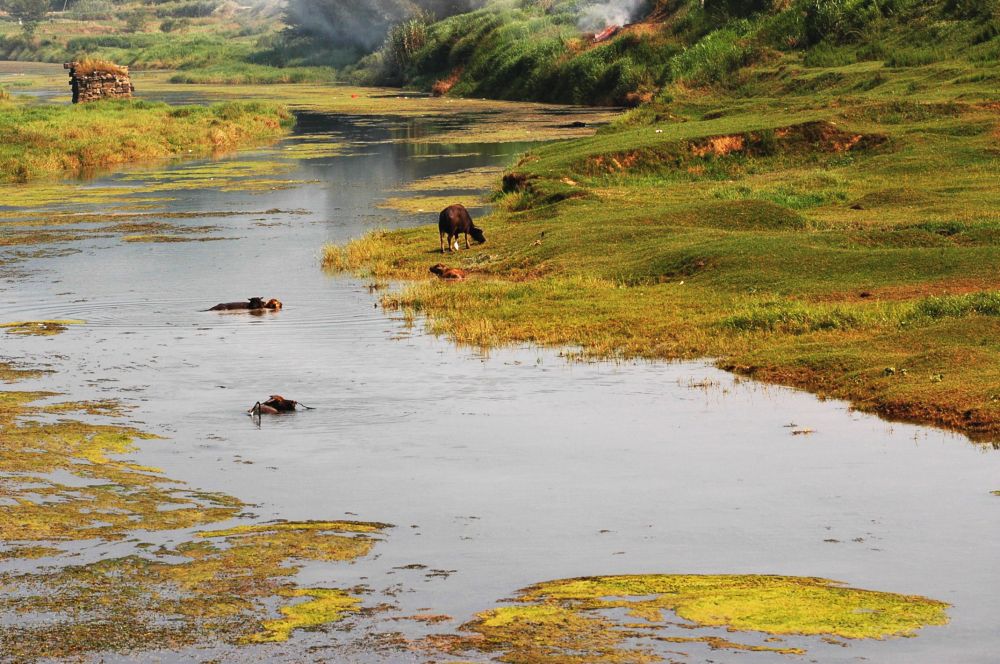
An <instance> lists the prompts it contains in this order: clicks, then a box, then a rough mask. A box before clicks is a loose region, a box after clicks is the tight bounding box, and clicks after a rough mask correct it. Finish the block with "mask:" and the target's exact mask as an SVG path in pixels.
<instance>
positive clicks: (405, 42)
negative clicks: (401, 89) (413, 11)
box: [382, 16, 429, 81]
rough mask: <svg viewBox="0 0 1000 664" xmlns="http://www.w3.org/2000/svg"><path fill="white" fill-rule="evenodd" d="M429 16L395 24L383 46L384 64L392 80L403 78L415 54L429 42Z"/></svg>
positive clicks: (387, 74)
mask: <svg viewBox="0 0 1000 664" xmlns="http://www.w3.org/2000/svg"><path fill="white" fill-rule="evenodd" d="M428 23H429V18H428V17H427V16H418V17H416V18H412V19H410V20H408V21H404V22H403V23H400V24H398V25H394V26H393V27H392V28H391V29H390V30H389V34H388V35H387V36H386V38H385V45H384V46H383V47H382V53H383V55H384V59H383V66H384V67H385V68H386V71H385V73H386V76H387V77H388V78H389V79H390V80H393V81H395V80H398V79H401V78H402V76H403V73H404V72H405V71H406V70H407V69H408V68H409V66H410V64H411V63H412V62H413V57H414V55H415V54H416V53H417V52H418V51H419V50H420V49H422V48H423V47H424V45H425V44H426V43H427V24H428Z"/></svg>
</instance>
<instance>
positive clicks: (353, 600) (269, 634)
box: [246, 588, 361, 643]
mask: <svg viewBox="0 0 1000 664" xmlns="http://www.w3.org/2000/svg"><path fill="white" fill-rule="evenodd" d="M287 596H288V597H311V598H312V599H310V600H309V601H306V602H300V603H298V604H292V605H290V606H283V607H281V614H282V616H284V617H283V618H279V619H277V620H266V621H264V631H263V632H259V633H257V634H253V635H251V636H249V637H247V639H246V641H247V642H249V643H279V642H282V641H287V640H288V638H289V637H290V636H291V635H292V632H293V631H295V630H296V629H309V628H310V627H313V628H315V627H318V626H319V625H325V624H328V623H332V622H337V621H338V620H340V619H342V618H343V617H344V616H345V615H347V614H348V613H353V612H356V611H357V610H358V606H359V605H360V604H361V600H359V599H358V598H357V597H351V596H350V595H348V594H347V593H345V592H344V591H342V590H331V589H328V588H299V589H297V590H293V591H291V592H289V593H287Z"/></svg>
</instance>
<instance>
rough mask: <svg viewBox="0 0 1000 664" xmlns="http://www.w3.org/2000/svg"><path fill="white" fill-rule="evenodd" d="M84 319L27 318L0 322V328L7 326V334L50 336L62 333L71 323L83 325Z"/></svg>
mask: <svg viewBox="0 0 1000 664" xmlns="http://www.w3.org/2000/svg"><path fill="white" fill-rule="evenodd" d="M83 322H84V321H82V320H27V321H17V322H13V323H0V328H5V329H6V330H7V334H21V335H25V336H29V335H30V336H36V337H50V336H55V335H57V334H62V333H63V332H65V331H66V330H67V329H69V326H70V325H83Z"/></svg>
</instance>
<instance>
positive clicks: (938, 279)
mask: <svg viewBox="0 0 1000 664" xmlns="http://www.w3.org/2000/svg"><path fill="white" fill-rule="evenodd" d="M736 76H737V78H736V79H734V80H733V81H732V82H731V83H730V84H729V85H726V86H722V85H715V86H693V85H690V84H685V83H684V82H678V83H673V84H671V85H669V86H667V87H666V88H665V89H664V90H663V92H662V93H661V94H660V97H661V101H660V102H658V103H652V104H647V105H644V106H642V107H640V108H638V109H635V110H633V111H630V112H628V113H627V114H625V115H623V116H622V117H621V118H620V119H619V120H618V121H616V122H615V123H614V124H613V125H612V126H609V127H607V128H605V129H603V130H602V131H600V132H599V133H598V134H597V135H596V136H594V137H592V138H584V139H577V140H573V141H569V142H561V143H556V144H552V145H550V146H549V147H545V148H541V149H538V150H535V151H533V152H531V153H529V154H526V155H524V156H523V157H522V158H521V159H520V160H519V162H518V163H516V164H515V165H513V166H512V167H511V168H510V169H509V171H508V172H507V173H506V175H505V176H504V178H503V181H502V183H500V182H498V183H497V186H496V191H495V195H494V211H493V212H492V214H490V215H489V216H487V217H485V218H483V219H480V220H479V221H478V223H479V225H480V226H482V227H483V228H485V230H486V236H487V238H488V241H487V243H486V244H483V245H478V246H474V248H473V249H472V250H470V251H464V250H463V251H461V252H459V253H457V254H452V255H448V256H445V257H443V260H444V261H445V262H446V263H449V264H451V265H453V266H456V267H462V268H464V269H467V270H469V271H470V273H471V277H470V279H469V280H468V281H466V282H462V283H457V284H453V283H441V282H437V281H435V280H434V278H433V277H432V275H430V274H429V273H428V271H427V268H428V267H429V265H431V264H432V263H435V262H438V260H441V259H442V257H441V256H440V254H437V253H436V250H437V247H438V240H437V229H436V226H424V227H420V228H415V229H408V230H402V231H394V232H377V233H373V234H370V235H368V236H366V237H364V238H361V239H359V240H357V241H355V242H353V243H351V244H349V245H347V246H344V247H336V246H330V247H327V249H326V253H325V264H326V266H327V267H328V268H329V269H332V270H350V271H354V272H356V273H359V274H363V275H366V276H367V277H369V278H370V279H372V280H375V281H378V282H386V281H391V280H398V279H409V280H413V282H412V283H411V284H410V285H408V286H406V287H404V288H402V289H401V290H396V291H393V292H391V293H390V294H388V295H386V296H385V297H384V300H385V303H386V304H387V305H389V306H392V307H398V308H402V309H405V310H407V311H409V312H411V313H419V314H423V315H426V316H428V320H429V325H430V327H431V329H432V330H434V331H435V332H437V333H441V334H446V335H449V336H451V337H452V338H454V339H455V340H457V341H458V342H460V343H463V344H470V345H474V346H479V347H483V348H491V347H496V346H501V345H505V344H511V343H518V342H533V343H538V344H543V345H557V346H563V345H568V346H571V347H576V348H578V349H579V352H580V353H581V354H582V355H583V356H586V357H602V358H607V357H611V358H650V359H652V358H663V359H675V358H678V359H679V358H699V357H710V358H715V361H716V362H717V363H718V364H719V366H722V367H724V368H727V369H730V370H733V371H736V372H739V373H741V374H746V375H749V376H753V377H755V378H759V379H762V380H765V381H770V382H776V383H780V384H784V385H792V386H796V387H801V388H805V389H808V390H811V391H813V392H815V393H817V394H819V395H821V396H823V397H830V398H840V399H847V400H849V401H850V402H851V403H852V404H853V405H854V406H855V407H856V408H858V409H860V410H864V411H870V412H875V413H878V414H880V415H883V416H886V417H889V418H892V419H900V420H907V421H916V422H921V423H929V424H935V425H940V426H945V427H949V428H953V429H957V430H960V431H963V432H965V433H968V434H970V435H972V436H978V437H982V438H987V439H992V440H996V439H997V438H998V437H1000V250H998V244H1000V187H997V182H998V175H1000V96H998V93H997V86H996V81H998V80H1000V65H998V63H997V62H996V61H985V60H983V61H978V60H970V59H968V58H952V59H949V60H947V61H943V62H937V63H931V64H926V63H921V64H919V65H912V66H910V65H907V66H902V65H898V64H894V63H890V62H889V61H862V62H849V63H847V64H842V63H840V62H839V61H838V62H835V63H834V64H832V65H825V64H824V65H814V64H813V63H812V61H811V58H810V55H809V53H808V52H806V53H790V54H785V55H782V56H781V57H779V58H776V59H774V60H773V61H771V62H769V63H767V64H766V65H757V66H753V67H749V68H744V69H742V70H740V71H739V72H738V73H737V74H736ZM431 221H432V219H431V217H430V215H428V222H431Z"/></svg>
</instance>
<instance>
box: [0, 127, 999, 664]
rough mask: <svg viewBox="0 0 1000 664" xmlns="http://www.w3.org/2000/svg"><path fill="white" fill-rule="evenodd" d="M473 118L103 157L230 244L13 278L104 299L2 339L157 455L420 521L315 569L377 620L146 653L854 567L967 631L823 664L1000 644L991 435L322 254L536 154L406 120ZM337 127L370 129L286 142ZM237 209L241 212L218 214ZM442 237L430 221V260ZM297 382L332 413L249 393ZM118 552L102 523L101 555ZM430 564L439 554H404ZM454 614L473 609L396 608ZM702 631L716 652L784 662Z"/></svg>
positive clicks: (326, 655) (89, 259) (924, 657)
mask: <svg viewBox="0 0 1000 664" xmlns="http://www.w3.org/2000/svg"><path fill="white" fill-rule="evenodd" d="M461 121H462V119H461V118H443V119H441V118H439V119H434V120H420V119H409V120H403V119H399V118H381V119H373V118H371V117H350V116H332V115H324V114H321V113H310V114H302V115H301V116H300V122H299V124H298V127H297V129H296V133H295V135H293V136H291V137H289V138H288V139H286V140H284V141H282V142H281V143H279V144H278V145H276V146H273V147H272V148H267V149H262V150H258V151H255V152H253V153H251V154H240V155H237V156H234V157H230V159H234V160H241V161H247V160H249V161H254V160H257V161H259V162H261V163H272V162H274V161H276V160H280V161H282V162H283V163H288V162H289V161H290V163H291V167H290V168H289V169H286V170H284V171H282V172H280V173H279V174H277V175H274V176H273V177H275V178H279V179H284V180H286V181H287V183H288V184H287V188H274V189H271V188H268V189H265V190H258V191H241V190H235V191H220V190H219V189H218V188H215V187H212V186H204V187H198V188H193V189H192V188H189V187H187V186H181V185H182V184H183V182H184V174H185V173H186V172H191V169H197V168H204V167H205V165H206V164H209V163H212V162H188V163H183V164H177V165H174V166H171V167H169V168H168V169H167V173H168V175H167V176H164V175H163V169H149V170H142V169H140V170H133V171H131V172H128V173H125V174H119V175H114V176H107V177H103V178H100V179H98V180H96V181H94V182H91V183H88V184H87V185H86V186H88V187H97V188H100V187H114V186H121V187H127V188H128V189H129V191H130V192H131V191H132V188H134V187H138V189H139V190H138V191H137V192H136V193H134V194H133V193H127V194H125V196H124V200H125V201H126V202H127V201H128V200H130V199H131V198H133V197H134V198H135V199H136V201H135V202H137V203H139V202H142V201H143V200H145V198H146V197H148V194H145V193H143V192H142V184H143V177H144V175H143V173H145V172H148V173H150V174H152V173H154V172H155V173H157V175H156V178H155V182H156V183H157V184H158V186H161V187H162V186H164V183H166V185H165V188H163V189H161V190H160V191H158V192H157V196H159V197H160V198H168V199H171V200H161V201H160V202H158V203H156V208H155V209H157V210H160V211H162V212H164V213H173V212H194V213H202V212H203V213H206V216H204V217H200V216H198V215H197V214H196V215H195V216H193V217H191V218H185V219H171V223H175V224H179V225H184V224H190V225H205V224H209V225H213V226H218V227H219V229H218V230H217V231H215V232H214V233H212V236H217V237H226V238H230V239H227V240H224V241H213V242H187V243H177V244H147V243H135V244H128V243H122V242H121V241H120V239H119V238H118V237H114V236H108V237H103V238H88V239H86V240H82V241H78V242H72V243H67V244H64V245H61V246H63V247H64V248H65V247H68V248H72V249H75V250H78V252H77V253H73V254H71V255H66V256H60V257H57V258H56V257H50V258H45V257H40V258H35V259H31V260H29V261H27V262H26V263H25V264H24V267H25V268H26V272H24V273H21V274H19V275H18V276H17V277H16V278H10V279H8V281H7V282H6V283H4V284H3V287H2V289H0V299H2V302H3V305H4V314H3V317H2V319H3V320H25V319H52V318H72V319H82V320H84V321H86V324H85V325H82V326H79V327H74V328H72V329H70V331H68V332H67V333H65V334H63V335H61V336H59V337H52V338H21V337H12V336H3V337H0V339H2V341H0V343H2V346H0V349H2V351H0V356H3V357H7V358H12V357H13V358H18V359H27V360H31V361H35V362H40V363H48V364H51V365H53V367H54V368H56V369H58V373H56V374H54V375H52V376H49V377H46V378H42V379H39V380H37V381H32V382H31V383H30V385H31V388H32V389H34V388H35V387H36V386H37V387H38V388H39V389H53V390H56V391H60V392H65V393H67V394H68V395H69V396H70V397H72V398H80V399H83V398H120V399H123V400H124V401H126V402H127V403H131V404H134V405H136V406H137V410H136V411H134V413H133V417H134V419H136V420H138V421H141V422H142V423H143V425H144V426H145V427H146V428H147V429H149V430H152V431H156V432H161V433H164V434H165V435H167V436H168V439H167V440H164V441H149V442H145V443H143V445H142V448H141V451H140V452H138V453H137V454H135V455H134V456H135V458H136V460H137V461H138V462H139V463H141V464H148V465H151V466H155V467H159V468H162V469H163V470H164V472H165V474H166V476H168V477H171V478H175V479H179V480H183V481H185V482H187V483H189V484H190V485H192V486H195V487H198V488H202V489H205V490H211V491H221V492H225V493H228V494H231V495H234V496H238V497H239V498H241V499H242V500H245V501H246V502H248V503H252V504H254V505H256V507H255V508H254V512H255V513H256V514H259V515H261V516H262V517H264V518H281V519H291V520H303V519H331V518H340V517H347V518H351V519H360V520H370V521H381V522H388V523H392V524H395V528H393V529H392V530H391V531H390V532H389V533H388V535H387V536H386V537H385V539H384V541H383V542H381V543H380V544H378V546H377V547H376V549H375V552H374V554H373V555H372V556H369V557H367V558H365V559H362V560H359V561H358V562H356V563H355V564H353V565H350V566H339V567H337V568H336V569H335V571H334V572H331V571H330V568H329V567H324V566H319V565H317V566H311V567H307V568H306V570H305V571H304V572H303V573H302V575H301V582H302V583H303V584H304V585H308V584H323V583H335V584H337V585H338V586H343V587H348V586H351V585H354V584H363V585H366V586H367V587H369V588H370V589H371V593H369V594H368V595H367V596H365V602H366V605H370V606H373V605H375V604H378V603H379V602H389V603H391V604H393V605H394V606H395V607H396V608H395V609H393V610H391V611H390V612H388V614H379V615H377V616H376V617H373V618H370V619H365V620H359V621H357V622H352V623H351V624H352V625H354V627H355V629H354V631H353V632H336V631H334V632H320V633H311V634H309V633H297V634H296V635H295V636H294V637H293V639H292V641H291V642H290V643H289V644H286V645H285V646H283V647H280V648H279V647H272V648H267V647H264V648H255V649H231V648H221V649H219V650H217V651H216V650H213V649H205V650H200V651H193V652H188V653H183V654H176V653H161V654H159V655H155V654H149V655H147V656H145V657H146V658H147V659H156V658H157V657H160V658H162V660H163V661H175V660H179V659H187V658H201V659H207V658H209V656H221V657H223V658H224V659H226V660H231V661H241V660H258V659H259V660H262V661H266V660H274V659H281V660H287V661H303V659H304V658H305V659H307V660H326V661H361V662H363V661H424V660H426V659H427V657H426V656H424V655H422V654H420V653H415V652H409V651H406V650H396V649H391V650H383V649H380V648H374V647H368V646H366V645H365V643H364V642H363V641H360V640H359V635H364V634H369V633H371V632H374V631H379V630H404V631H407V632H409V633H413V634H419V633H421V632H423V633H429V632H441V631H448V630H449V629H454V628H456V627H457V626H458V625H459V624H461V623H462V622H464V621H466V620H468V619H469V618H470V617H471V616H472V615H473V614H474V613H475V612H477V611H481V610H485V609H488V608H491V607H493V606H495V604H496V602H497V601H499V600H501V599H503V598H505V597H509V596H511V595H512V594H513V593H514V592H515V591H516V590H517V589H519V588H522V587H524V586H527V585H529V584H532V583H535V582H539V581H543V580H548V579H557V578H565V577H575V576H585V575H597V574H618V573H622V574H625V573H757V574H783V575H801V576H820V577H827V578H832V579H837V580H840V581H844V582H847V583H849V584H851V585H853V586H858V587H863V588H870V589H877V590H883V591H891V592H898V593H903V594H916V595H924V596H927V597H932V598H935V599H939V600H943V601H946V602H949V603H951V604H952V605H953V608H952V609H951V610H950V612H949V615H950V617H951V623H950V624H949V625H948V626H946V627H932V628H927V629H924V630H922V631H921V632H920V633H919V636H918V637H917V638H913V639H889V640H885V641H865V642H861V641H858V642H851V643H850V644H849V645H848V647H842V646H840V645H832V644H825V643H822V642H817V641H816V640H812V641H810V642H809V654H808V659H809V660H810V661H819V662H855V661H861V660H862V659H863V658H867V660H868V661H875V662H901V663H902V662H942V661H953V662H959V661H960V662H984V663H985V662H992V661H996V652H997V651H998V648H1000V632H998V630H997V629H996V620H995V617H996V615H998V613H1000V592H998V591H1000V569H998V567H997V565H996V564H995V561H996V560H998V559H1000V538H998V537H997V535H996V533H998V532H1000V498H997V497H995V496H992V495H991V494H990V492H991V491H992V490H995V489H1000V457H998V456H997V454H996V453H995V452H994V451H993V450H992V449H991V448H984V447H981V446H977V445H975V444H972V443H970V442H968V441H967V440H966V439H964V438H962V437H960V436H957V435H954V434H949V433H945V432H941V431H937V430H934V429H929V428H922V427H916V426H909V425H899V424H890V423H886V422H884V421H882V420H879V419H877V418H874V417H870V416H866V415H860V414H857V413H853V412H851V411H849V409H848V408H847V406H846V405H845V404H843V403H839V402H824V401H819V400H817V399H816V398H815V397H813V396H811V395H808V394H805V393H802V392H797V391H793V390H789V389H783V388H776V387H769V386H764V385H760V384H756V383H752V382H746V381H741V380H739V379H736V378H734V377H733V376H731V375H729V374H726V373H723V372H721V371H718V370H716V369H714V368H713V367H711V366H710V365H709V364H707V363H702V362H693V363H674V364H667V363H632V362H629V363H576V362H568V361H566V360H565V359H564V358H562V357H561V356H560V354H559V352H558V350H544V349H537V348H532V347H519V348H512V349H504V350H498V351H494V352H492V353H489V354H488V355H484V354H483V353H481V352H478V351H475V350H472V349H464V348H457V347H455V346H454V345H453V344H451V343H450V342H449V341H447V340H444V339H436V338H434V337H431V336H428V335H426V334H425V333H424V332H423V331H422V327H421V325H420V324H419V321H418V322H417V324H416V325H415V326H414V325H412V324H408V322H407V321H406V320H405V319H403V317H401V316H399V315H396V314H387V313H386V312H383V311H382V310H381V309H380V308H379V307H378V294H377V293H373V292H372V291H371V290H370V289H369V288H368V285H367V284H366V283H364V282H363V281H360V280H358V279H355V278H352V277H347V276H329V275H325V274H324V273H323V272H322V271H321V270H320V268H319V262H318V254H319V250H320V248H321V247H322V245H323V244H324V243H326V242H343V241H346V240H348V239H350V238H353V237H357V236H358V235H360V234H362V233H364V232H365V231H367V230H370V229H373V228H380V227H385V228H393V227H400V226H407V225H418V224H427V223H431V222H432V221H433V219H434V217H433V215H404V214H396V213H391V212H386V211H383V210H380V209H377V208H376V207H375V205H376V203H378V202H379V201H380V200H382V199H383V198H385V197H386V196H387V195H388V194H389V192H391V191H392V190H395V189H398V188H399V187H401V186H402V185H404V184H406V183H408V182H412V181H413V180H415V179H418V178H421V177H426V176H430V175H435V174H440V173H447V172H451V171H455V170H460V169H465V168H471V167H478V166H488V165H498V164H505V163H508V162H509V161H511V160H512V159H513V158H514V157H515V155H517V154H518V153H520V152H523V151H524V150H525V149H527V148H528V147H529V146H528V145H526V144H473V145H462V146H449V145H434V144H432V145H430V146H428V145H420V146H414V145H412V144H408V143H405V142H399V141H398V139H400V138H405V137H407V136H413V135H426V134H428V133H430V134H433V133H434V132H438V131H443V130H444V129H449V128H453V126H454V124H455V123H457V122H461ZM316 137H321V138H322V137H326V139H325V140H329V142H330V143H343V144H345V145H347V146H349V147H348V148H347V149H346V150H345V151H344V152H343V153H342V154H338V155H332V156H324V157H320V158H312V159H291V160H289V158H288V157H287V156H284V155H286V154H287V148H288V147H290V146H294V145H297V144H300V143H301V142H302V141H304V140H312V139H315V138H316ZM170 173H173V174H174V175H173V176H171V175H169V174H170ZM268 177H272V176H268ZM150 178H152V175H150ZM149 181H150V182H153V181H154V180H153V179H150V180H149ZM171 182H176V183H179V184H178V188H177V189H176V190H171V189H170V183H171ZM103 205H104V204H100V203H97V204H94V206H93V209H95V210H96V209H100V208H102V206H103ZM50 207H51V209H53V210H66V209H68V205H67V204H53V205H51V206H50ZM88 209H90V208H87V207H84V208H81V209H79V210H78V211H87V210H88ZM219 212H228V213H233V214H231V215H230V216H224V217H222V216H218V215H217V214H208V213H219ZM487 233H488V227H487ZM436 247H437V237H436V233H434V232H433V231H429V232H428V237H427V248H428V264H430V263H433V262H436V260H437V258H436V256H435V255H434V253H433V250H434V249H436ZM257 295H259V296H264V297H277V298H280V299H281V300H283V302H284V303H285V309H284V310H283V311H281V312H280V313H278V314H271V315H265V316H245V315H239V314H218V313H212V312H205V311H203V310H204V309H207V308H208V307H209V306H211V305H213V304H215V303H217V302H220V301H230V300H238V299H243V298H245V297H249V296H257ZM274 393H278V394H283V395H285V396H288V397H291V398H295V399H298V400H300V401H302V402H304V403H306V404H308V405H309V406H311V407H313V408H314V410H311V411H306V412H300V413H297V414H295V415H293V416H287V417H280V418H265V419H264V421H263V423H262V425H261V426H260V427H259V428H258V427H256V426H255V425H254V424H253V422H252V421H251V420H250V419H249V418H248V417H247V416H246V415H245V414H244V411H245V410H246V408H247V407H249V406H250V405H251V404H252V403H253V402H254V401H256V400H257V399H260V398H263V397H266V396H267V395H269V394H274ZM790 425H796V426H795V427H792V426H790ZM793 428H809V429H814V430H815V433H814V434H811V435H802V436H796V435H792V433H791V432H792V430H793ZM170 538H171V535H170V534H169V533H168V534H159V535H156V534H150V535H149V536H148V537H144V539H146V540H148V541H152V542H156V543H159V542H161V541H162V542H163V543H169V542H170V541H171V539H170ZM119 546H120V545H107V544H104V545H102V544H95V545H90V546H88V547H87V548H86V550H84V551H83V552H82V555H83V560H88V559H97V558H100V557H102V556H107V555H111V554H112V553H115V552H116V551H118V549H117V548H116V547H119ZM19 564H20V563H18V562H16V561H14V562H5V563H0V569H3V568H4V567H5V566H6V567H7V568H16V567H17V566H18V565H19ZM414 564H420V565H425V566H426V569H399V568H401V567H406V566H411V565H414ZM435 570H437V572H435ZM331 573H332V574H334V575H335V576H333V577H332V578H331ZM428 609H430V610H432V611H433V612H435V613H442V614H447V615H449V616H452V617H453V618H454V619H453V620H452V621H450V622H447V623H444V624H438V625H434V626H426V627H424V626H413V625H409V626H406V627H402V626H400V625H399V624H395V623H391V622H389V619H390V618H392V617H394V616H400V615H409V614H412V613H414V612H418V611H426V610H428ZM720 633H723V634H724V632H721V631H720ZM789 642H790V643H793V644H794V643H795V642H796V640H795V639H790V640H789ZM332 644H333V645H336V646H337V647H336V648H329V647H328V646H331V645H332ZM311 646H320V647H321V649H320V650H309V651H307V650H305V648H308V647H311ZM682 650H684V651H685V652H686V653H687V655H688V657H687V659H685V660H684V661H692V662H698V661H715V662H730V661H739V662H768V661H776V660H777V659H783V658H779V657H778V656H776V655H773V654H768V653H748V652H743V653H731V652H726V651H710V650H708V649H707V648H706V647H704V646H694V645H691V646H687V645H685V647H684V648H682ZM306 652H308V653H309V654H308V656H307V655H305V654H304V653H306ZM136 657H137V656H136V655H130V656H129V657H127V658H126V657H123V658H122V661H134V660H135V658H136ZM675 657H677V656H676V655H675ZM465 659H468V658H465ZM104 661H114V658H110V659H109V658H104Z"/></svg>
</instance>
